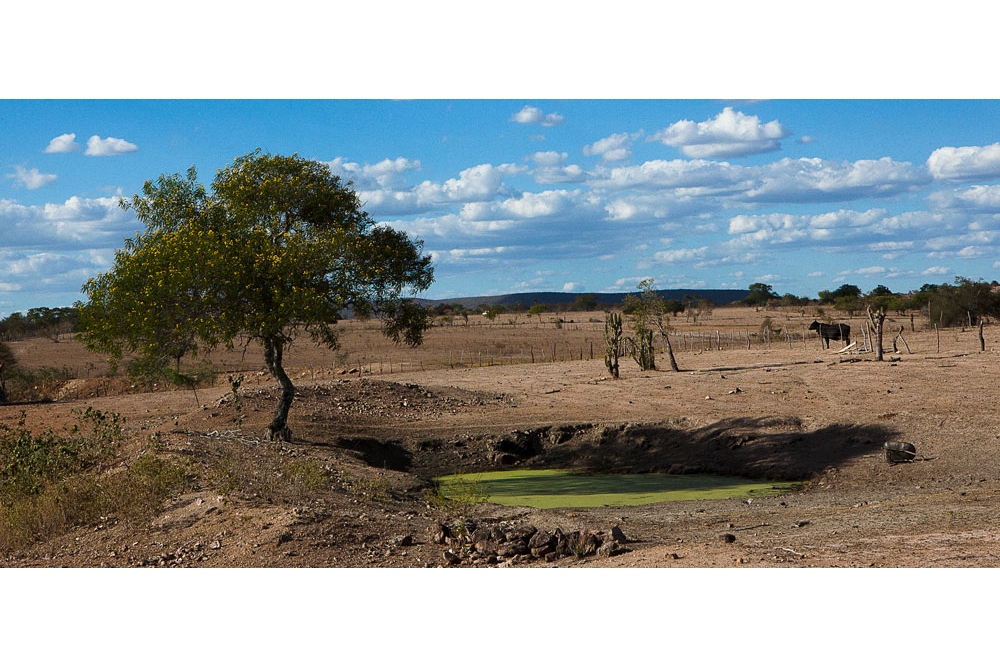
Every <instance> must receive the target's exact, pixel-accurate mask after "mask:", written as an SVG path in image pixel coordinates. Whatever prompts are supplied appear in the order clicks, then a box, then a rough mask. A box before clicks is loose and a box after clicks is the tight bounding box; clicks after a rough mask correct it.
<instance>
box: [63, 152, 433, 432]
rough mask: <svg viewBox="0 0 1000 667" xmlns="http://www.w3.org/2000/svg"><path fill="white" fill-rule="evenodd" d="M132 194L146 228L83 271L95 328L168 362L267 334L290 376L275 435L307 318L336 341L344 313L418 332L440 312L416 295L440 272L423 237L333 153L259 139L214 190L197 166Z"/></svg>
mask: <svg viewBox="0 0 1000 667" xmlns="http://www.w3.org/2000/svg"><path fill="white" fill-rule="evenodd" d="M120 203H121V205H122V207H123V208H125V209H129V210H133V211H135V214H136V217H137V218H138V219H139V221H141V222H142V223H144V224H145V225H146V230H145V232H142V233H138V234H136V235H135V237H133V238H131V239H128V240H126V243H125V247H124V248H123V249H122V250H120V251H118V252H117V253H116V256H115V262H114V266H113V267H112V269H111V270H110V271H109V272H107V273H104V274H101V275H99V276H98V277H97V278H94V279H91V280H90V281H88V282H87V283H86V284H85V285H84V287H83V291H84V293H85V294H86V296H87V301H86V303H84V304H81V306H80V307H81V315H80V317H81V328H82V329H83V331H84V340H85V342H86V343H87V345H88V346H89V347H90V348H91V349H94V350H98V351H102V352H105V353H107V354H109V355H111V357H113V358H115V359H121V358H122V357H123V356H124V355H136V356H138V357H139V359H140V360H142V361H143V362H144V364H145V365H146V366H147V367H154V368H155V367H163V366H166V365H167V364H168V362H170V360H175V361H176V360H179V359H180V357H181V356H183V355H184V354H186V353H189V352H196V351H198V350H199V349H211V348H213V347H216V346H219V345H225V346H228V347H231V346H233V344H234V341H235V340H236V338H237V337H238V336H246V337H247V338H248V340H257V341H259V342H260V344H261V345H262V347H263V349H264V356H265V362H266V364H267V366H268V369H269V371H270V372H271V374H272V375H273V376H274V377H275V379H276V380H277V381H278V383H279V384H280V385H281V388H282V396H281V398H280V399H279V401H278V407H277V408H276V410H275V415H274V419H273V420H272V422H271V424H270V426H269V427H268V428H269V434H270V436H271V437H273V438H285V439H287V438H288V437H290V432H289V431H288V429H287V415H288V408H289V407H290V405H291V402H292V398H293V397H294V387H293V385H292V383H291V380H290V379H289V378H288V376H287V374H286V373H285V371H284V367H283V353H284V351H285V349H286V348H287V346H288V344H289V343H291V341H292V340H293V339H294V337H295V335H296V334H297V333H298V332H306V333H308V334H309V335H311V336H312V338H313V339H314V340H316V341H317V342H320V343H323V344H325V345H327V346H329V347H331V348H334V347H336V346H337V336H336V329H335V328H333V326H332V325H333V324H335V323H336V322H337V320H338V318H339V317H341V315H342V313H344V312H347V311H351V312H353V313H355V314H357V315H361V316H378V317H380V318H382V323H383V326H382V331H383V333H384V334H385V335H386V336H388V337H390V338H391V339H393V340H394V341H395V342H397V343H399V342H405V343H407V344H410V345H418V344H419V343H420V342H421V341H422V336H423V332H424V331H425V330H426V329H427V327H428V326H429V324H430V317H429V313H428V311H427V310H426V309H424V308H422V307H420V306H419V305H417V304H415V303H414V302H413V301H412V300H411V299H409V298H406V296H404V295H405V294H409V295H413V294H416V293H417V292H419V291H421V290H424V289H426V288H427V287H428V286H429V285H430V284H431V281H432V280H433V270H432V268H431V266H430V262H431V258H430V256H427V255H423V254H422V252H421V251H422V243H421V242H420V241H414V240H410V239H409V237H408V236H407V235H406V234H405V232H401V231H397V230H394V229H391V228H389V227H385V226H381V225H377V224H376V223H375V221H374V220H373V219H372V218H371V217H370V216H369V215H368V214H367V213H366V212H364V210H362V206H361V203H360V201H359V200H358V197H357V195H356V194H355V193H354V191H353V190H351V189H350V188H349V187H348V186H347V185H344V184H343V183H341V181H340V179H339V178H338V177H337V176H335V175H333V173H332V172H331V171H330V169H329V167H328V166H327V165H326V164H324V163H321V162H316V161H312V160H307V159H304V158H302V157H299V156H298V155H292V156H280V155H271V154H265V153H261V152H260V151H259V150H258V151H255V152H252V153H248V154H246V155H243V156H240V157H238V158H236V159H235V160H234V161H233V163H232V164H230V165H228V166H226V167H225V168H224V169H220V170H219V171H218V173H217V174H216V176H215V179H214V180H213V182H212V186H211V190H208V189H206V188H205V186H203V185H201V184H200V183H198V180H197V172H196V171H195V168H194V167H192V168H191V169H189V170H188V172H187V174H186V175H185V176H182V175H180V174H175V175H172V176H163V175H161V176H160V177H159V178H158V179H156V180H155V181H146V183H145V184H144V185H143V189H142V194H141V195H139V194H136V195H134V196H133V197H132V198H131V199H123V200H121V202H120Z"/></svg>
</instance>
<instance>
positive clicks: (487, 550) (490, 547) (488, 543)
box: [472, 539, 499, 556]
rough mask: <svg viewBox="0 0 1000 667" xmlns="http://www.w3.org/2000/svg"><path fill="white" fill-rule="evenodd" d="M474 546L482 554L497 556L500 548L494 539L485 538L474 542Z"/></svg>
mask: <svg viewBox="0 0 1000 667" xmlns="http://www.w3.org/2000/svg"><path fill="white" fill-rule="evenodd" d="M472 548H473V549H475V550H476V551H477V552H478V553H480V554H483V555H486V556H495V555H496V554H497V550H498V549H499V545H498V544H497V543H496V542H494V541H493V540H490V539H485V540H479V541H477V542H473V544H472Z"/></svg>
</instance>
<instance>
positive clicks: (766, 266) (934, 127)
mask: <svg viewBox="0 0 1000 667" xmlns="http://www.w3.org/2000/svg"><path fill="white" fill-rule="evenodd" d="M0 124H2V125H3V126H4V127H16V128H18V129H19V131H18V132H16V133H9V134H7V135H6V137H5V139H4V142H3V151H2V154H0V161H2V166H0V175H2V178H0V312H11V311H13V310H21V309H26V308H29V307H32V306H36V305H46V306H58V305H68V304H71V303H73V301H75V300H76V299H78V298H79V296H80V294H79V289H80V285H81V284H82V283H83V282H84V281H85V280H86V279H87V278H88V277H90V276H93V275H95V274H96V273H97V272H98V271H102V270H105V269H107V268H108V267H109V266H110V263H111V261H112V258H113V256H114V252H115V250H116V249H118V248H120V247H121V245H122V240H123V239H124V238H125V237H127V236H130V235H132V234H133V233H134V232H135V231H136V230H137V229H138V226H137V224H136V221H135V220H134V218H133V217H132V215H131V214H129V213H126V212H124V211H122V210H121V209H120V208H119V207H118V205H117V202H118V198H119V197H120V196H122V195H126V196H127V195H130V194H131V193H133V192H136V191H137V190H138V189H139V188H140V187H141V185H142V182H143V180H145V179H147V178H154V177H156V176H157V175H159V174H161V173H177V172H182V171H184V170H186V169H187V168H188V167H189V166H191V165H195V166H196V167H197V168H198V170H199V172H200V173H201V174H202V175H203V176H205V180H206V181H207V180H209V179H210V177H211V175H212V174H213V173H214V172H215V170H216V169H217V168H219V167H222V166H223V165H225V164H227V163H228V162H230V161H231V160H232V159H233V158H234V157H236V156H237V155H240V154H242V153H244V152H247V151H250V150H253V149H254V148H257V147H260V148H262V149H263V150H265V151H269V152H276V153H283V154H284V153H292V152H298V153H299V154H300V155H303V156H305V157H307V158H310V159H314V160H320V161H323V162H326V163H328V164H329V165H330V167H331V169H332V170H333V171H334V172H335V173H336V174H338V175H340V176H342V177H343V179H344V180H345V181H347V180H349V181H352V182H353V184H354V185H353V187H354V188H355V189H356V190H357V191H358V192H359V194H360V196H361V199H362V200H363V201H364V202H365V203H366V208H367V210H368V211H369V212H370V213H371V214H372V215H373V216H374V217H375V218H376V219H377V220H379V221H381V222H383V223H384V224H388V225H392V226H393V227H397V228H399V229H403V230H406V231H407V232H409V233H410V234H412V235H413V236H414V237H416V238H419V239H422V240H423V242H424V248H425V250H426V251H428V252H430V253H431V254H432V255H433V256H434V262H435V267H436V277H437V280H436V282H435V284H434V286H433V287H432V289H431V290H430V291H429V292H428V293H427V294H426V296H429V297H433V298H445V297H450V296H467V295H480V294H495V293H504V292H517V291H538V290H557V291H568V292H585V291H586V292H607V291H624V290H628V289H632V288H634V287H635V285H636V284H637V283H638V282H639V281H640V280H642V279H644V278H647V277H648V278H653V279H655V281H656V284H657V285H658V286H660V287H664V288H666V287H697V288H733V287H735V288H742V287H746V286H747V285H748V284H750V283H753V282H766V283H769V284H771V285H773V286H774V288H775V290H777V291H778V292H779V293H785V292H792V293H794V294H797V295H807V296H815V294H816V292H817V291H818V290H822V289H829V288H831V287H835V286H837V285H839V284H842V283H844V282H849V283H853V284H857V285H859V286H860V287H862V288H863V289H866V290H867V289H870V288H872V287H874V286H875V285H877V284H884V285H887V286H889V287H890V288H892V289H895V290H906V289H909V288H913V287H919V286H920V285H922V284H923V283H927V282H943V281H950V280H952V279H953V278H954V277H955V276H956V275H962V276H968V277H973V278H987V279H992V278H994V277H995V276H996V275H997V274H998V273H1000V253H998V249H1000V104H998V103H997V102H995V101H924V100H903V101H877V100H860V101H846V100H833V101H824V100H807V101H796V100H777V101H767V100H764V101H744V100H696V101H684V100H659V101H632V100H591V101H587V100H566V99H561V100H539V99H502V100H456V101H451V100H402V101H350V100H327V101H308V100H295V101H275V100H271V101H238V100H236V101H197V100H181V101H137V100H108V101H86V100H63V101H44V100H7V101H0Z"/></svg>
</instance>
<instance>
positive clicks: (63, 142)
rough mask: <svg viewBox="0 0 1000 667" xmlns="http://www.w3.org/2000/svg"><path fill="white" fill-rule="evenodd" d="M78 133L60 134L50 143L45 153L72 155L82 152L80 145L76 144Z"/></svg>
mask: <svg viewBox="0 0 1000 667" xmlns="http://www.w3.org/2000/svg"><path fill="white" fill-rule="evenodd" d="M75 139H76V133H69V134H60V135H59V136H58V137H55V138H54V139H52V140H51V141H50V142H49V145H48V146H46V147H45V151H44V152H45V153H72V152H73V151H78V150H80V144H78V143H76V141H75Z"/></svg>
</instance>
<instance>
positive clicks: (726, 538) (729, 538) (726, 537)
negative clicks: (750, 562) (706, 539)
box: [719, 533, 736, 544]
mask: <svg viewBox="0 0 1000 667" xmlns="http://www.w3.org/2000/svg"><path fill="white" fill-rule="evenodd" d="M719 538H720V539H721V540H722V541H723V542H725V543H726V544H732V543H733V542H735V541H736V536H735V535H733V534H732V533H723V534H722V535H720V536H719Z"/></svg>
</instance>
